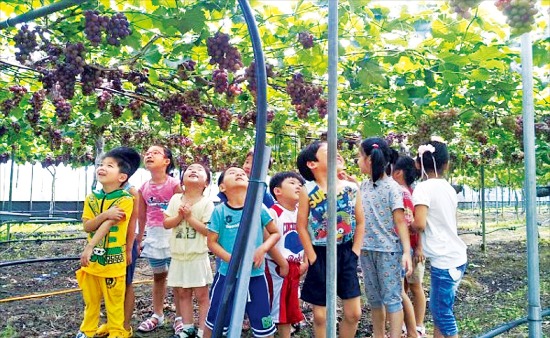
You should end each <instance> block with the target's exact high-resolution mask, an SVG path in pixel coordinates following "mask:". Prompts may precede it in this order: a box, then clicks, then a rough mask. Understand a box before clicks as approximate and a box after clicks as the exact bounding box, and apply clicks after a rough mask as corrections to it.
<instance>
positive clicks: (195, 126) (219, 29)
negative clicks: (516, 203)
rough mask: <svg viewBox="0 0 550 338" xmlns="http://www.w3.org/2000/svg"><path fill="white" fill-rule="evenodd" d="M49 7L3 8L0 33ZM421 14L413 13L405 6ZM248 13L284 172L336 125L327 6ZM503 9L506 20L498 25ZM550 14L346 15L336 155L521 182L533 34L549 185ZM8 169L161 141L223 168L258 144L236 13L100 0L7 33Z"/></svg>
mask: <svg viewBox="0 0 550 338" xmlns="http://www.w3.org/2000/svg"><path fill="white" fill-rule="evenodd" d="M51 3H52V1H49V0H43V1H33V0H28V1H25V0H7V1H3V2H2V4H1V5H0V21H2V20H6V19H8V18H10V17H14V16H17V15H20V14H22V13H26V12H28V11H30V10H32V9H34V8H37V7H42V6H47V5H49V4H51ZM409 3H412V2H409ZM285 4H286V5H285V6H284V7H281V6H278V5H277V2H276V1H252V2H251V5H252V8H253V9H254V11H255V15H256V20H257V22H258V26H259V29H260V33H261V36H262V40H263V41H262V44H263V46H264V49H265V55H266V61H267V66H266V68H267V75H268V100H269V101H268V105H269V108H268V110H269V112H268V120H269V123H268V144H269V145H270V146H271V147H272V148H273V155H274V157H275V163H276V167H275V169H278V168H288V167H289V166H290V165H292V163H293V160H294V158H295V155H296V151H297V150H299V149H300V148H301V147H302V146H303V145H304V143H306V142H308V139H309V138H317V137H319V135H320V134H321V133H322V131H323V130H324V129H325V128H326V119H325V115H326V112H327V100H326V96H327V95H326V94H327V93H326V72H327V66H328V64H327V15H326V14H327V5H326V3H325V2H324V1H285ZM497 9H498V10H501V11H502V13H503V14H504V15H505V16H506V17H507V23H508V24H504V22H503V21H498V20H495V19H493V18H494V17H495V16H494V15H493V12H494V11H495V10H497ZM548 16H549V13H548V6H546V7H543V6H541V4H540V3H536V2H535V1H532V0H499V1H497V2H496V4H493V3H487V2H485V3H481V5H480V1H475V0H468V1H464V0H452V1H449V2H420V1H418V2H416V1H415V2H414V5H404V6H403V7H402V8H401V9H399V10H396V9H395V8H390V7H389V5H388V4H387V3H384V2H375V1H367V0H353V1H351V0H350V1H343V2H341V3H340V11H339V25H340V30H339V31H340V42H339V49H340V51H339V55H340V62H339V100H338V122H339V127H338V128H339V135H340V136H339V143H338V144H339V147H340V148H341V151H342V152H343V153H344V154H346V156H348V157H350V158H351V157H352V156H354V154H353V153H354V152H355V151H356V150H355V149H354V144H355V143H354V142H355V141H356V140H357V139H358V138H360V137H365V136H370V135H375V134H378V135H385V136H386V138H387V139H388V141H390V142H391V143H393V145H394V146H398V147H401V148H402V149H404V148H406V147H410V146H413V147H414V146H415V145H416V144H418V142H419V141H420V140H423V139H426V138H427V137H429V136H430V135H433V134H437V135H439V136H442V137H443V138H445V139H446V140H448V142H449V145H450V147H451V148H452V150H454V151H453V153H454V154H455V157H454V158H453V174H452V175H453V177H456V178H457V180H459V181H460V183H466V184H470V185H472V186H477V185H478V178H477V177H478V176H477V171H478V167H479V165H482V164H486V165H488V167H490V168H491V172H492V173H493V176H494V177H495V178H496V179H495V180H494V182H495V183H494V184H498V183H500V184H502V183H505V184H508V185H510V186H518V185H520V184H521V180H522V156H523V155H522V154H523V153H522V145H521V131H522V127H523V126H522V121H521V97H522V92H521V82H520V80H521V79H520V74H519V73H518V67H519V66H518V65H519V50H518V48H517V45H518V42H517V39H516V37H517V35H519V34H522V33H524V32H527V31H529V30H532V33H531V34H532V35H533V38H534V43H533V56H534V66H535V68H536V70H537V71H536V77H535V79H534V80H535V82H534V83H535V88H534V98H535V122H536V123H535V128H536V142H537V164H538V165H537V170H538V171H537V174H538V179H539V181H540V182H548V181H549V180H550V170H549V168H550V146H549V145H548V144H549V141H550V91H549V89H548V81H549V79H548V70H549V62H548V61H549V56H548V55H550V53H549V52H550V38H549V36H548V32H549V29H550V28H549V27H548V22H549V20H548ZM0 46H1V47H0V48H1V49H0V162H5V161H7V160H8V159H9V158H10V157H11V156H12V154H13V157H14V159H15V161H16V162H19V163H22V162H27V161H29V162H41V163H42V164H43V166H45V167H47V166H51V165H56V164H59V163H61V162H63V163H65V164H70V165H73V166H81V165H86V164H89V163H91V162H93V159H94V157H95V144H96V142H97V140H104V141H105V147H106V148H110V147H114V146H117V145H121V144H122V145H131V146H134V147H136V148H138V149H143V148H144V147H147V146H148V145H150V144H152V143H155V142H162V143H165V144H167V145H169V146H171V147H172V148H174V149H175V151H176V154H177V158H178V161H179V163H180V164H181V165H183V164H185V163H189V162H190V161H202V162H207V163H209V164H210V165H211V166H212V167H213V169H220V168H222V167H224V166H225V165H227V164H229V163H230V162H232V161H236V162H238V163H242V157H243V156H244V155H245V153H246V150H248V148H249V147H250V146H251V145H252V144H253V136H254V128H253V126H254V123H255V74H254V60H253V57H252V50H251V45H250V41H249V39H248V33H247V29H246V25H245V23H244V21H243V18H242V17H241V14H240V11H239V8H238V6H237V4H236V2H235V1H233V0H229V1H224V2H220V1H213V0H210V1H209V0H206V1H191V0H188V1H175V0H164V1H160V0H156V1H155V0H154V1H139V0H129V1H107V0H100V1H89V2H85V3H84V4H81V5H78V6H72V7H69V8H67V9H64V10H62V11H58V12H55V13H53V14H50V15H47V16H44V17H40V18H37V19H35V20H33V21H30V22H26V23H24V24H18V25H16V26H15V27H7V28H4V29H3V30H2V31H1V34H0Z"/></svg>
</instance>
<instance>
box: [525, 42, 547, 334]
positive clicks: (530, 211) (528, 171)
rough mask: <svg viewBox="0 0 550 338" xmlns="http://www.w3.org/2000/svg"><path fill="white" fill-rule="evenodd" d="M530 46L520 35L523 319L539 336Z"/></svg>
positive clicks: (540, 326) (539, 316) (538, 283)
mask: <svg viewBox="0 0 550 338" xmlns="http://www.w3.org/2000/svg"><path fill="white" fill-rule="evenodd" d="M532 49H533V45H532V43H531V36H530V34H529V33H525V34H523V35H522V36H521V78H522V83H523V151H524V153H525V189H524V191H525V194H524V196H523V198H524V203H525V213H526V222H527V223H526V225H527V280H528V283H527V285H528V293H529V294H528V301H529V310H528V315H527V319H528V321H529V337H542V319H541V308H540V275H539V274H540V270H539V249H538V232H537V197H536V189H537V183H536V180H537V176H536V170H535V166H536V161H535V127H534V126H535V118H534V115H535V114H534V110H535V109H534V101H533V50H532Z"/></svg>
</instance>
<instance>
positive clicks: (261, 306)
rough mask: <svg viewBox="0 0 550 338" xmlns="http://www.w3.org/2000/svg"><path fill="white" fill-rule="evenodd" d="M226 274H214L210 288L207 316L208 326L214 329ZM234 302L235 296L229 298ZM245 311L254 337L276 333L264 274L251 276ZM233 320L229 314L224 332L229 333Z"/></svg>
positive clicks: (230, 301)
mask: <svg viewBox="0 0 550 338" xmlns="http://www.w3.org/2000/svg"><path fill="white" fill-rule="evenodd" d="M225 278H226V277H225V276H224V275H221V274H220V273H219V272H218V273H216V276H214V282H213V283H212V286H211V288H210V309H209V310H208V316H207V317H206V327H208V328H209V329H210V330H213V329H214V323H215V322H216V317H217V314H218V307H219V305H220V303H221V300H222V296H223V291H224V286H225ZM232 302H233V297H231V298H230V299H229V303H230V304H231V303H232ZM245 312H246V314H247V315H248V319H249V320H250V326H251V328H252V332H253V333H254V337H267V336H271V335H273V334H274V333H275V331H276V329H275V324H274V323H273V320H272V318H271V311H270V303H269V294H268V289H267V280H266V278H265V276H264V275H262V276H257V277H250V284H249V285H248V300H247V303H246V308H245ZM230 321H231V315H230V314H229V315H228V316H227V317H226V318H225V323H224V325H223V326H224V328H223V333H224V334H227V333H228V331H229V323H230Z"/></svg>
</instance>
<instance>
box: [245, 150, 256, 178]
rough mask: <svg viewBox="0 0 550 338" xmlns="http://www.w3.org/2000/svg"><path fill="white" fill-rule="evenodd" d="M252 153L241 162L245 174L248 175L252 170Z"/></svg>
mask: <svg viewBox="0 0 550 338" xmlns="http://www.w3.org/2000/svg"><path fill="white" fill-rule="evenodd" d="M253 157H254V155H248V156H247V157H246V160H244V163H243V170H244V172H245V173H246V176H248V177H250V173H251V172H252V159H253Z"/></svg>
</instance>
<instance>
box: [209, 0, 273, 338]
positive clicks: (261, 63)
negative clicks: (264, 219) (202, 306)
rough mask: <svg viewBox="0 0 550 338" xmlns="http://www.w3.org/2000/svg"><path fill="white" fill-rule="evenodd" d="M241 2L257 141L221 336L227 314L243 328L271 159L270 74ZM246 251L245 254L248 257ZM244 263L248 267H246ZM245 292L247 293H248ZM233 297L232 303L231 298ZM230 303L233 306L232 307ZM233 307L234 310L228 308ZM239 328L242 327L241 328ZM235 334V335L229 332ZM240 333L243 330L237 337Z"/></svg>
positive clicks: (217, 331) (219, 321) (218, 324)
mask: <svg viewBox="0 0 550 338" xmlns="http://www.w3.org/2000/svg"><path fill="white" fill-rule="evenodd" d="M239 5H240V7H241V9H242V11H243V16H244V19H245V22H246V25H247V27H248V32H249V33H250V39H251V40H252V49H253V51H254V60H255V66H256V68H255V70H256V80H257V92H256V94H257V96H256V97H257V118H256V138H255V143H254V149H255V151H254V157H253V160H252V171H251V174H250V181H249V182H250V183H249V185H248V190H247V192H246V199H245V205H244V210H243V215H242V218H241V222H240V224H239V231H238V233H237V238H236V240H235V245H234V249H233V252H232V253H231V261H230V262H229V269H228V272H227V276H226V282H225V286H224V293H223V297H222V301H221V303H220V306H219V308H218V315H217V318H216V321H215V323H214V330H213V332H212V337H222V334H223V325H224V322H225V319H226V318H227V316H229V315H232V324H231V328H233V330H236V328H235V324H234V323H236V322H239V321H240V324H239V325H238V328H239V330H240V329H241V328H242V318H243V313H244V307H245V305H246V301H245V300H244V299H239V298H240V297H241V294H242V292H244V290H248V282H249V278H250V270H251V268H252V254H253V251H254V247H253V243H252V242H253V241H249V237H254V236H249V234H250V233H255V231H259V226H260V224H259V223H260V222H259V219H260V212H261V208H262V200H263V195H264V192H265V186H262V187H261V188H260V185H265V182H264V179H265V175H266V173H267V164H268V162H269V156H270V149H269V148H268V147H266V141H265V139H266V125H267V76H266V71H265V60H264V55H263V52H262V45H261V39H260V34H259V32H258V27H257V26H256V21H255V20H254V15H253V14H252V10H251V8H250V4H249V3H248V1H247V0H239ZM245 254H248V255H246V257H245ZM242 267H245V268H244V269H243V268H242ZM239 270H240V271H241V273H240V275H239V276H240V277H239V290H238V291H240V292H237V295H236V297H232V295H233V294H234V292H235V291H234V290H235V286H236V284H237V272H238V271H239ZM245 295H246V294H245ZM231 299H233V304H230V300H231ZM230 306H231V308H230ZM228 310H231V311H228ZM239 332H240V331H239ZM229 336H230V337H233V336H234V335H231V334H230V335H229ZM238 336H240V334H238V335H236V336H235V337H238Z"/></svg>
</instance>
